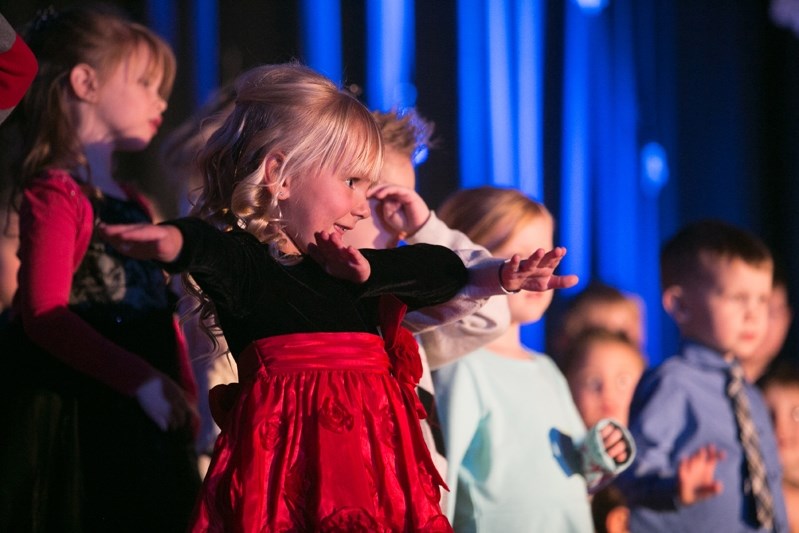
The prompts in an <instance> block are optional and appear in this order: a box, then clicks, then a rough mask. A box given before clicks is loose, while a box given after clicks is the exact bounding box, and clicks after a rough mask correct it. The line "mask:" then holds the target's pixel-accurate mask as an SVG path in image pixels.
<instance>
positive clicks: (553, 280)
mask: <svg viewBox="0 0 799 533" xmlns="http://www.w3.org/2000/svg"><path fill="white" fill-rule="evenodd" d="M579 282H580V278H579V277H577V276H576V275H574V274H566V275H564V276H556V275H553V276H552V277H550V278H549V284H548V288H550V289H569V288H571V287H574V286H575V285H577V284H578V283H579Z"/></svg>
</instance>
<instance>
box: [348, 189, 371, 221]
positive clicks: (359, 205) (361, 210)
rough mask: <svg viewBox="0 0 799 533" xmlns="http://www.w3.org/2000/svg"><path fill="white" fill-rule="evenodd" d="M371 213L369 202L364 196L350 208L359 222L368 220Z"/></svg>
mask: <svg viewBox="0 0 799 533" xmlns="http://www.w3.org/2000/svg"><path fill="white" fill-rule="evenodd" d="M371 212H372V210H371V209H370V208H369V200H368V199H367V198H366V195H365V194H364V195H363V196H362V197H361V198H360V199H359V200H358V201H356V202H355V205H354V206H353V208H352V214H353V215H355V216H356V217H358V218H360V219H361V220H363V219H365V218H369V216H370V215H371Z"/></svg>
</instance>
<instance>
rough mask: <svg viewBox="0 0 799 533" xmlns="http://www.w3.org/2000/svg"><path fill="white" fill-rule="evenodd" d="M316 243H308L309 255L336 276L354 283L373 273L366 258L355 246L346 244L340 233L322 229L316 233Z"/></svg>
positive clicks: (364, 279) (361, 281)
mask: <svg viewBox="0 0 799 533" xmlns="http://www.w3.org/2000/svg"><path fill="white" fill-rule="evenodd" d="M314 236H315V237H316V243H315V244H314V243H309V244H308V255H310V256H311V259H313V260H314V261H316V262H317V263H319V264H320V265H321V266H322V268H324V269H325V272H327V273H328V274H330V275H331V276H333V277H334V278H339V279H344V280H347V281H351V282H353V283H363V282H364V281H366V280H367V279H369V276H370V275H371V273H372V266H371V265H370V264H369V261H367V260H366V258H365V257H364V256H363V254H361V252H359V251H358V250H356V249H355V248H353V247H352V246H346V245H344V243H343V242H342V240H341V235H339V234H338V233H327V232H326V231H320V232H317V233H315V234H314Z"/></svg>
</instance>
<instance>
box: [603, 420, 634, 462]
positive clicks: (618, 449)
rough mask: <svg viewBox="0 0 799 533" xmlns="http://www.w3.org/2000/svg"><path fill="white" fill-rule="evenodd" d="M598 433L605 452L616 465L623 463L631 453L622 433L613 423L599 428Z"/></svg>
mask: <svg viewBox="0 0 799 533" xmlns="http://www.w3.org/2000/svg"><path fill="white" fill-rule="evenodd" d="M599 434H600V435H602V444H603V445H604V447H605V452H606V453H607V454H608V455H609V456H610V457H611V459H613V461H614V462H615V463H616V464H617V465H620V464H624V462H625V461H626V460H627V458H628V457H630V454H631V453H632V450H631V449H630V447H629V445H628V444H627V441H626V440H625V439H624V433H622V431H621V430H620V429H619V428H618V427H616V426H615V425H613V424H608V425H607V426H605V427H603V428H602V429H601V430H600V432H599Z"/></svg>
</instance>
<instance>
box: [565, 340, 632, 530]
mask: <svg viewBox="0 0 799 533" xmlns="http://www.w3.org/2000/svg"><path fill="white" fill-rule="evenodd" d="M559 366H560V368H561V370H562V371H563V374H564V376H566V381H567V382H568V383H569V389H570V390H571V393H572V398H574V403H575V405H576V406H577V410H578V411H579V412H580V416H581V417H582V418H583V422H584V423H585V426H586V427H593V426H594V425H595V424H597V423H598V422H599V421H600V420H602V419H603V418H610V419H613V420H616V421H617V422H619V423H620V424H622V425H624V426H627V424H628V421H629V412H630V401H631V400H632V397H633V391H634V390H635V386H636V384H638V380H639V379H640V377H641V374H642V373H643V372H644V368H645V366H646V362H645V361H644V356H643V354H642V353H641V351H640V350H639V348H638V346H637V345H635V344H633V342H632V341H631V340H630V339H629V338H628V337H627V335H625V334H624V333H623V332H621V331H608V330H606V329H601V328H590V329H586V330H584V331H583V332H582V333H580V334H579V335H577V337H576V338H574V339H572V341H571V343H570V344H569V346H568V347H567V349H566V352H565V353H564V354H563V357H562V358H561V360H560V361H559ZM591 515H592V517H593V520H594V527H595V528H596V530H597V533H601V532H611V533H612V532H619V533H621V532H623V531H628V530H629V518H630V510H629V508H628V507H627V505H626V502H625V500H624V496H623V495H622V493H621V491H620V490H619V489H618V488H617V487H616V486H614V485H612V484H611V485H608V486H606V487H603V488H602V489H601V490H599V491H598V492H597V493H596V494H593V495H592V497H591Z"/></svg>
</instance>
